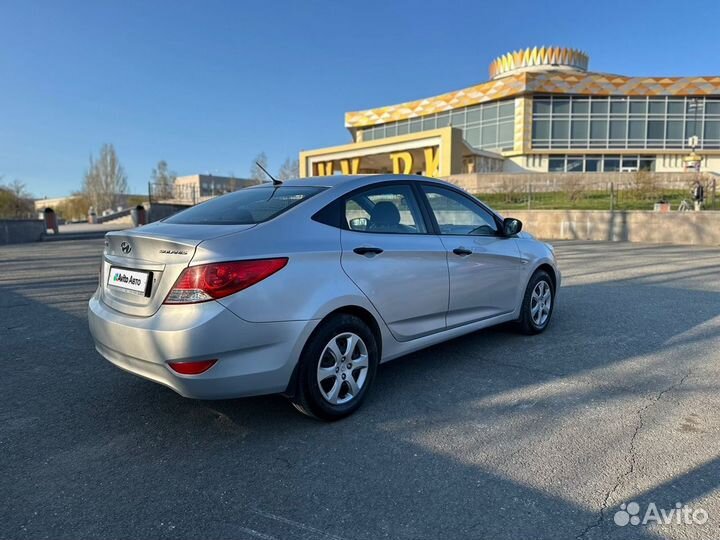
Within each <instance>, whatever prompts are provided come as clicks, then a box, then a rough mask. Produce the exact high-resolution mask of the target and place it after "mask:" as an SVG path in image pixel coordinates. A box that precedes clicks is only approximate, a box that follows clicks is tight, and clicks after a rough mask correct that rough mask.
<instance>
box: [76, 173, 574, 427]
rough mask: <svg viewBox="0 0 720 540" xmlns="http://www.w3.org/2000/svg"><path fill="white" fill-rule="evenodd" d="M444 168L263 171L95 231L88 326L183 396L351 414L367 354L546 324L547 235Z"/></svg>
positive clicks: (378, 356) (124, 363) (135, 369)
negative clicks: (261, 399) (269, 176)
mask: <svg viewBox="0 0 720 540" xmlns="http://www.w3.org/2000/svg"><path fill="white" fill-rule="evenodd" d="M521 227H522V224H521V223H520V222H519V221H518V220H516V219H512V218H507V219H503V218H502V217H501V216H500V215H499V214H497V213H496V212H494V211H493V210H491V209H490V208H488V207H487V206H486V205H484V204H483V203H482V202H480V201H479V200H477V199H476V198H474V197H472V196H471V195H469V194H468V193H465V192H464V191H462V190H460V189H458V188H457V187H455V186H453V185H451V184H448V183H446V182H442V181H438V180H434V179H430V178H424V177H421V176H397V175H365V176H330V177H318V178H306V179H302V180H292V181H287V182H285V183H283V184H281V185H280V184H279V183H278V184H277V185H275V184H263V185H259V186H255V187H250V188H246V189H242V190H240V191H236V192H234V193H230V194H227V195H223V196H221V197H217V198H215V199H212V200H210V201H207V202H205V203H202V204H199V205H197V206H194V207H192V208H189V209H187V210H184V211H182V212H179V213H177V214H175V215H173V216H172V217H169V218H167V219H164V220H162V221H159V222H156V223H152V224H150V225H146V226H144V227H140V228H137V229H132V230H126V231H117V232H110V233H108V234H107V235H106V237H105V250H104V253H103V260H102V270H101V274H100V283H99V286H98V289H97V291H96V292H95V294H94V296H93V297H92V298H91V300H90V305H89V314H88V315H89V324H90V331H91V333H92V336H93V338H94V340H95V346H96V348H97V350H98V352H99V353H100V354H101V355H102V356H104V357H105V358H106V359H107V360H109V361H110V362H112V363H113V364H115V365H116V366H118V367H120V368H122V369H124V370H126V371H129V372H131V373H134V374H136V375H139V376H141V377H145V378H146V379H150V380H152V381H155V382H158V383H160V384H163V385H165V386H168V387H170V388H172V389H173V390H175V391H176V392H178V393H179V394H181V395H183V396H186V397H189V398H196V399H225V398H236V397H241V396H251V395H258V394H270V393H282V394H284V395H286V396H287V397H289V398H290V400H291V401H292V403H293V404H294V405H295V407H296V408H297V409H298V410H300V411H301V412H303V413H305V414H307V415H310V416H314V417H316V418H320V419H324V420H334V419H338V418H342V417H344V416H347V415H348V414H350V413H352V412H354V411H355V410H356V409H357V408H358V407H359V406H360V405H361V403H362V402H363V400H364V398H365V397H366V395H367V393H368V391H369V390H370V388H371V386H372V383H373V380H374V378H375V375H376V373H377V368H378V365H379V364H381V363H382V362H387V361H389V360H392V359H394V358H397V357H399V356H402V355H406V354H408V353H410V352H413V351H417V350H418V349H422V348H424V347H428V346H430V345H434V344H436V343H439V342H442V341H445V340H448V339H452V338H455V337H458V336H460V335H463V334H467V333H469V332H474V331H476V330H480V329H482V328H486V327H488V326H491V325H496V324H499V323H505V322H509V321H514V322H515V323H516V324H517V327H518V328H519V330H521V331H522V332H524V333H527V334H536V333H539V332H542V331H543V330H545V329H546V328H547V326H548V323H549V322H550V318H551V316H552V314H553V308H554V306H555V295H556V293H557V291H558V288H559V286H560V272H559V271H558V268H557V264H556V261H555V256H554V254H553V250H552V248H551V247H550V246H549V245H548V244H545V243H543V242H540V241H537V240H535V239H534V238H533V237H532V236H531V235H529V234H527V233H525V232H521Z"/></svg>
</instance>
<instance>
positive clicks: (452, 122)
mask: <svg viewBox="0 0 720 540" xmlns="http://www.w3.org/2000/svg"><path fill="white" fill-rule="evenodd" d="M514 122H515V100H514V99H508V100H503V101H493V102H491V103H481V104H479V105H471V106H469V107H462V108H459V109H453V110H452V111H445V112H441V113H435V114H429V115H426V116H422V117H419V118H410V119H408V120H398V121H397V122H388V123H386V124H381V125H378V126H373V127H367V128H364V129H363V140H364V141H374V140H377V139H384V138H385V137H393V136H395V135H405V134H407V133H418V132H421V131H428V130H431V129H436V128H442V127H447V126H453V127H456V128H459V129H461V130H462V132H463V138H464V139H465V142H467V143H468V145H470V146H472V147H473V148H478V149H482V150H512V148H513V133H514V125H515V124H514ZM566 123H567V121H566Z"/></svg>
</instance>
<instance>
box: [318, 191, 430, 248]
mask: <svg viewBox="0 0 720 540" xmlns="http://www.w3.org/2000/svg"><path fill="white" fill-rule="evenodd" d="M417 183H418V182H417V181H413V180H385V181H381V182H375V183H373V184H368V185H365V186H361V187H359V188H356V189H354V190H352V191H349V192H348V193H345V194H344V195H342V196H340V197H338V198H337V199H336V201H342V203H341V204H340V215H341V218H342V219H340V225H341V226H342V228H343V230H346V231H349V232H354V233H363V234H394V235H404V236H422V235H424V236H436V233H435V228H434V224H433V222H430V221H428V219H429V216H428V215H427V209H426V208H425V204H424V199H423V198H421V197H420V196H419V195H420V194H419V193H418V188H417ZM392 186H407V187H409V188H410V192H411V193H412V194H413V196H414V197H415V203H416V204H417V207H418V210H419V212H420V219H421V220H422V222H423V224H424V225H425V232H420V231H418V232H414V233H409V232H382V231H356V230H355V229H351V228H350V224H349V223H348V221H347V217H345V216H344V215H343V214H344V212H345V203H346V202H347V200H348V199H351V198H353V197H354V196H355V195H357V194H358V193H362V192H363V191H370V190H372V189H376V188H380V187H392ZM331 204H332V203H331Z"/></svg>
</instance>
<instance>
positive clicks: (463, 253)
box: [453, 247, 472, 257]
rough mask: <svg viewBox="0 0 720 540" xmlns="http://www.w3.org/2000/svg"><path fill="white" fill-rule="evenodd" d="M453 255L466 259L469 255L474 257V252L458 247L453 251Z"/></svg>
mask: <svg viewBox="0 0 720 540" xmlns="http://www.w3.org/2000/svg"><path fill="white" fill-rule="evenodd" d="M453 253H454V254H455V255H460V256H461V257H466V256H468V255H472V250H471V249H468V248H464V247H456V248H455V249H453Z"/></svg>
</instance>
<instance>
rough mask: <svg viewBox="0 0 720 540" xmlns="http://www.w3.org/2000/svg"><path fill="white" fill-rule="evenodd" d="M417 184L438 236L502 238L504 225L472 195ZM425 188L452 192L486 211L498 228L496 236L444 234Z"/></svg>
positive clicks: (447, 187)
mask: <svg viewBox="0 0 720 540" xmlns="http://www.w3.org/2000/svg"><path fill="white" fill-rule="evenodd" d="M417 184H418V185H417V191H419V192H420V195H421V198H422V201H423V205H424V206H425V207H426V212H429V217H430V219H431V220H432V224H433V228H434V230H435V231H436V233H435V234H436V235H438V236H477V237H484V238H497V237H500V236H502V232H501V231H502V224H501V222H500V220H499V218H498V216H497V215H496V214H495V212H493V211H492V210H490V209H489V208H487V207H486V206H485V205H484V204H483V203H482V202H481V201H480V200H479V199H477V198H476V197H473V196H472V195H470V194H468V193H466V192H464V191H463V190H461V189H456V188H453V187H450V186H446V185H440V184H435V183H433V182H418V183H417ZM423 186H428V187H433V188H436V189H445V190H447V191H451V192H453V193H456V194H458V195H461V196H462V197H464V198H465V199H467V200H468V201H470V203H471V204H474V205H475V206H479V207H480V208H481V209H483V210H485V211H486V212H487V213H488V214H490V216H491V217H492V218H493V221H494V222H495V227H496V228H497V230H496V231H495V233H494V234H455V233H444V232H442V231H441V230H440V224H439V223H438V222H437V218H436V217H435V212H434V211H433V209H432V205H431V204H430V200H429V199H428V197H427V194H426V193H425V190H424V189H422V188H423Z"/></svg>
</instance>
